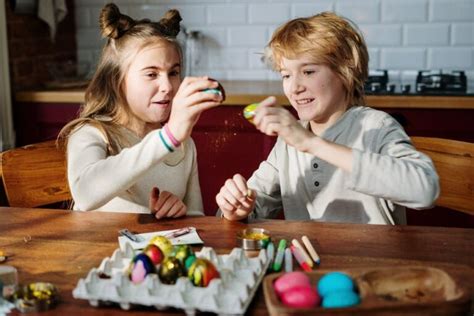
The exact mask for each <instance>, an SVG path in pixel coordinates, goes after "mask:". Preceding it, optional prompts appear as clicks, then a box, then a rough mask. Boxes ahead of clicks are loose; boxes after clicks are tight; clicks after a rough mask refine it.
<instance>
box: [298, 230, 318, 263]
mask: <svg viewBox="0 0 474 316" xmlns="http://www.w3.org/2000/svg"><path fill="white" fill-rule="evenodd" d="M301 240H302V241H303V244H304V245H305V246H306V249H308V252H309V254H310V255H311V258H313V261H314V262H316V264H320V263H321V259H320V258H319V256H318V253H317V252H316V250H315V249H314V247H313V245H312V244H311V242H310V241H309V238H308V237H307V236H303V237H302V238H301Z"/></svg>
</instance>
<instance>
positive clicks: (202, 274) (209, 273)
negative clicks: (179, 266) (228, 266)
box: [188, 258, 220, 287]
mask: <svg viewBox="0 0 474 316" xmlns="http://www.w3.org/2000/svg"><path fill="white" fill-rule="evenodd" d="M219 277H220V275H219V271H217V269H216V267H215V266H214V264H213V263H212V262H211V261H209V260H207V259H201V258H198V259H196V260H195V261H194V262H193V264H191V266H190V267H189V270H188V278H189V279H190V280H191V282H192V283H193V284H194V285H196V286H201V287H206V286H208V285H209V283H210V282H211V280H212V279H216V278H219Z"/></svg>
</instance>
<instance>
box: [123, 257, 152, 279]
mask: <svg viewBox="0 0 474 316" xmlns="http://www.w3.org/2000/svg"><path fill="white" fill-rule="evenodd" d="M154 272H155V266H154V265H153V262H151V259H150V258H149V257H148V256H147V255H146V254H144V253H139V254H138V255H136V256H135V257H134V258H133V259H132V262H130V267H129V275H130V280H132V282H133V283H140V282H142V281H143V280H145V277H146V276H147V274H149V273H154Z"/></svg>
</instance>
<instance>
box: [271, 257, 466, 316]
mask: <svg viewBox="0 0 474 316" xmlns="http://www.w3.org/2000/svg"><path fill="white" fill-rule="evenodd" d="M333 271H336V270H317V271H312V272H308V273H306V274H307V275H308V276H309V277H310V280H311V284H312V285H313V286H316V285H317V283H318V281H319V279H320V278H321V277H322V276H323V275H324V274H326V273H328V272H333ZM337 271H341V272H345V273H347V274H348V275H350V276H351V277H352V278H353V279H354V281H355V283H356V286H357V290H358V292H359V294H360V296H361V303H360V304H359V305H357V306H354V307H349V308H330V309H328V308H322V307H314V308H292V307H288V306H286V305H284V304H283V303H282V302H281V301H280V299H279V298H278V296H277V295H276V293H275V291H274V289H273V282H274V281H275V280H276V279H277V278H278V277H279V276H281V275H282V274H283V273H278V274H271V275H268V276H266V277H265V279H264V281H263V291H264V295H265V302H266V304H267V309H268V311H269V313H270V315H275V316H276V315H310V314H311V315H313V314H316V315H404V316H405V315H413V316H415V315H417V316H418V315H449V316H453V315H467V313H468V312H469V310H470V308H471V296H470V293H469V290H468V289H467V288H466V287H463V286H460V284H459V282H456V281H455V279H453V278H452V277H451V275H449V274H448V273H447V272H446V271H445V270H442V269H438V268H434V267H426V266H404V267H400V266H397V267H383V268H351V269H341V270H337Z"/></svg>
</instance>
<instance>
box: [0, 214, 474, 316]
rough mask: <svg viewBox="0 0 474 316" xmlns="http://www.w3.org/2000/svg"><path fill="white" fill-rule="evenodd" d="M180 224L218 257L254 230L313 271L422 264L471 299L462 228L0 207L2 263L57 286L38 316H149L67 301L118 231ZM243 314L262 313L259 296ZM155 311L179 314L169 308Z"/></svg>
mask: <svg viewBox="0 0 474 316" xmlns="http://www.w3.org/2000/svg"><path fill="white" fill-rule="evenodd" d="M185 226H194V227H196V228H197V229H198V233H199V235H200V237H201V239H202V240H203V241H204V245H205V246H207V247H213V248H214V249H215V250H216V251H217V252H218V253H228V252H230V250H231V249H232V248H234V247H236V246H237V245H236V240H235V237H236V233H237V232H238V231H239V230H241V229H243V228H246V227H249V226H250V227H262V228H266V229H268V230H269V231H270V232H271V235H272V238H273V239H274V240H279V239H280V238H285V239H287V240H291V239H293V238H301V236H302V235H307V236H308V237H309V238H310V240H311V241H312V243H313V245H314V246H315V248H316V250H317V251H318V253H319V255H320V257H321V265H320V268H321V269H344V268H346V269H347V268H352V267H375V266H399V265H413V264H416V265H418V264H422V265H429V266H435V267H441V268H445V269H447V270H448V271H449V272H450V273H452V274H453V275H454V276H455V277H456V278H457V279H458V280H461V281H462V282H463V284H464V285H465V286H467V287H469V288H470V289H471V294H472V293H474V292H473V290H474V273H473V272H474V271H473V268H474V256H473V255H472V247H473V245H474V230H473V229H463V228H441V227H417V226H383V225H359V224H337V223H317V222H310V221H307V222H300V221H281V220H260V221H254V222H250V223H242V222H229V221H227V220H224V219H221V218H217V217H188V218H183V219H178V220H164V221H157V220H155V219H154V218H153V217H152V216H151V215H146V214H123V213H104V212H72V211H62V210H45V209H22V208H9V207H0V250H2V251H4V252H5V253H6V254H7V255H8V256H9V257H8V260H7V262H6V263H3V264H7V265H11V266H14V267H16V268H17V269H18V274H19V280H20V282H21V283H29V282H38V281H43V282H51V283H53V284H55V285H56V286H57V287H58V288H59V291H60V295H61V303H60V304H59V305H58V306H57V307H56V308H54V309H53V310H50V311H47V312H44V313H41V315H69V316H71V315H132V314H133V315H135V314H140V315H141V314H147V315H148V314H150V315H151V314H157V311H156V310H155V309H152V308H138V309H137V308H135V309H134V310H133V313H132V312H130V311H122V310H121V309H120V307H118V306H115V305H113V306H107V307H102V306H101V307H99V308H94V307H92V306H90V305H89V303H88V302H86V301H83V300H76V299H74V298H73V297H72V290H73V289H74V288H75V286H76V284H77V282H78V280H79V279H80V278H84V277H86V275H87V273H88V272H89V270H90V269H91V268H93V267H98V266H99V265H100V262H101V261H102V259H103V258H105V257H109V256H111V255H112V253H113V251H114V250H115V249H116V248H118V241H117V231H118V230H119V229H121V228H128V229H129V230H131V231H134V232H140V233H143V232H153V231H160V230H168V229H173V228H180V227H185ZM199 249H200V247H197V248H196V250H199ZM248 312H249V314H259V315H265V314H267V309H266V306H265V302H264V299H263V295H262V291H261V290H260V291H259V292H257V295H256V297H255V298H254V300H253V302H252V304H251V305H250V307H249V310H248ZM161 313H163V314H182V312H180V311H176V310H174V311H173V310H171V311H169V310H168V311H165V312H161ZM14 315H17V314H15V313H14Z"/></svg>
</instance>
